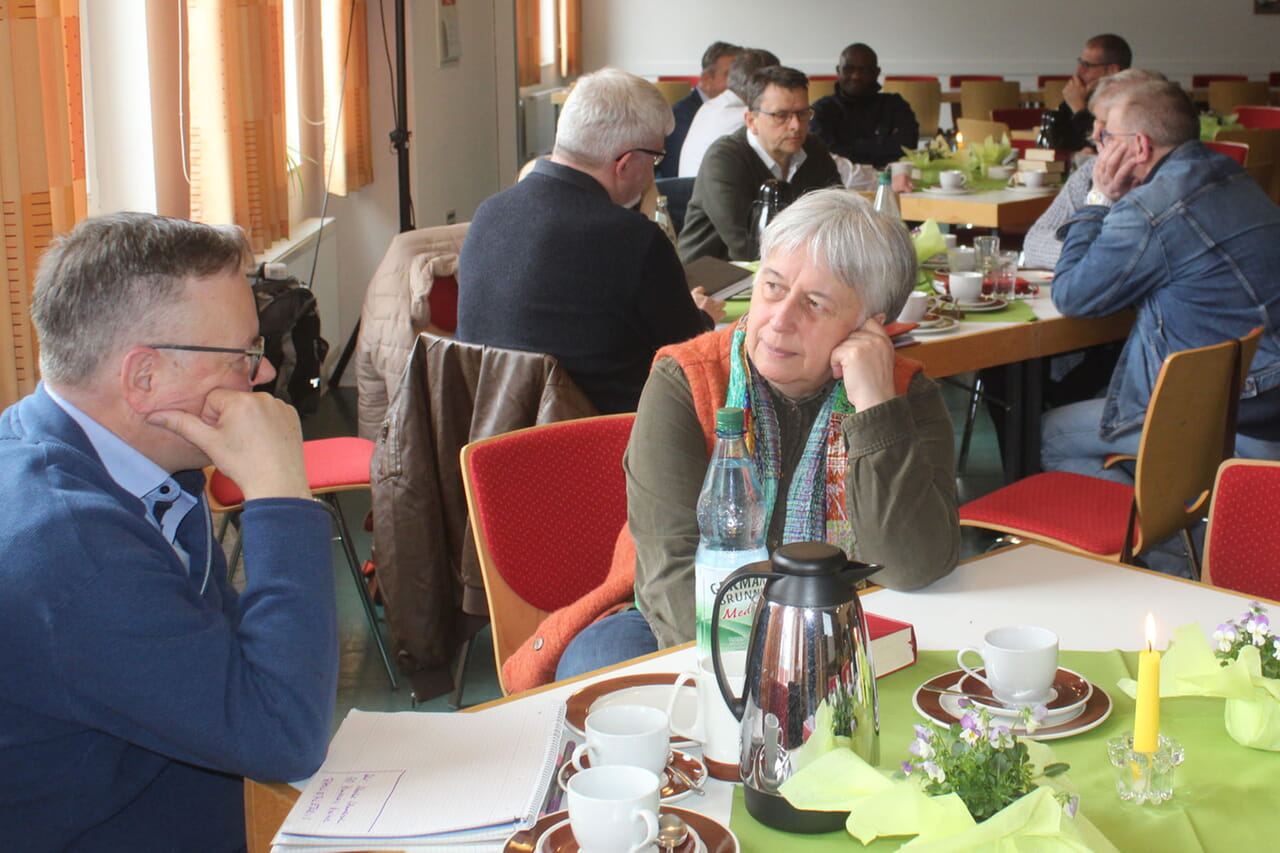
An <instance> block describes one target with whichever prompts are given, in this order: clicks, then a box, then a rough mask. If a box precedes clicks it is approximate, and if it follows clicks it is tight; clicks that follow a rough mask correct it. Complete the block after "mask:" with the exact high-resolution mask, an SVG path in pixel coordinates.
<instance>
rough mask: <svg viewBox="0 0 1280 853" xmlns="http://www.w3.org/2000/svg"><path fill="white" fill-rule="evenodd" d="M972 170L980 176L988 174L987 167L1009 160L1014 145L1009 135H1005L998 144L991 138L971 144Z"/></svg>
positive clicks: (969, 148)
mask: <svg viewBox="0 0 1280 853" xmlns="http://www.w3.org/2000/svg"><path fill="white" fill-rule="evenodd" d="M968 151H969V160H970V163H971V166H970V169H971V170H972V171H974V172H976V173H978V174H986V171H987V169H986V167H987V166H996V165H999V164H1000V163H1003V162H1004V161H1005V160H1007V159H1009V155H1010V154H1012V153H1013V145H1012V144H1011V143H1010V142H1009V134H1007V133H1006V134H1003V135H1002V136H1001V137H1000V141H999V142H996V141H995V140H993V139H992V138H991V137H990V136H988V137H987V138H986V139H984V140H982V141H981V142H979V143H977V144H974V143H972V142H970V143H969V146H968Z"/></svg>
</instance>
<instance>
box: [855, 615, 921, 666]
mask: <svg viewBox="0 0 1280 853" xmlns="http://www.w3.org/2000/svg"><path fill="white" fill-rule="evenodd" d="M866 618H867V633H868V634H869V635H870V636H871V665H872V666H873V667H874V668H875V671H876V678H883V677H884V676H886V675H888V674H889V673H891V672H897V671H898V670H900V669H906V668H907V667H909V666H911V664H913V663H915V662H916V629H915V628H913V627H912V626H911V624H910V623H908V622H899V621H898V620H897V619H890V618H889V617H887V616H877V615H876V614H874V613H867V614H866Z"/></svg>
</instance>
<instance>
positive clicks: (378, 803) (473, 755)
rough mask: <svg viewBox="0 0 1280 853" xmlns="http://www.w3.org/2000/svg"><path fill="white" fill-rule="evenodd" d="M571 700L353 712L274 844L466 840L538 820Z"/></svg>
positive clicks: (481, 838) (491, 836)
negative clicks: (467, 709) (464, 710)
mask: <svg viewBox="0 0 1280 853" xmlns="http://www.w3.org/2000/svg"><path fill="white" fill-rule="evenodd" d="M563 728H564V704H563V703H560V702H548V703H546V704H544V705H542V706H541V707H536V708H530V707H529V705H528V703H525V702H521V703H512V704H509V705H500V706H498V707H496V708H492V709H490V710H487V711H480V712H476V713H470V714H427V713H417V712H412V711H406V712H398V713H371V712H367V711H351V712H350V713H349V714H348V715H347V717H346V719H345V720H343V722H342V725H341V726H340V727H339V729H338V733H337V734H336V735H334V737H333V741H332V742H331V743H330V744H329V753H328V755H327V756H326V758H325V761H324V764H323V765H322V766H321V767H320V769H319V770H318V771H316V774H315V776H313V777H312V778H311V779H310V780H309V781H308V782H307V785H306V787H305V788H304V789H303V791H302V794H301V796H299V797H298V801H297V803H295V804H294V807H293V809H292V810H291V811H290V812H289V816H288V817H287V818H286V819H285V821H284V824H283V825H282V826H281V827H280V831H279V833H277V835H276V837H275V839H274V841H273V842H272V843H273V845H274V846H275V847H276V848H279V849H288V848H314V847H321V846H325V845H332V844H344V843H349V842H351V841H354V840H360V841H361V842H368V843H362V844H361V849H377V848H378V847H386V846H387V845H388V844H392V845H394V844H395V843H396V842H399V843H401V844H410V843H411V844H415V845H417V844H448V845H452V844H460V843H467V842H475V841H484V840H491V839H501V838H505V837H507V836H508V835H510V834H511V833H512V832H514V831H516V830H517V829H523V828H527V827H529V826H532V825H533V824H534V822H535V821H536V820H537V818H538V810H539V807H540V805H541V804H542V801H543V798H544V797H545V796H546V792H547V787H548V786H549V785H551V784H553V781H552V776H553V775H554V771H555V760H556V757H557V755H558V753H559V747H560V738H561V734H562V732H563Z"/></svg>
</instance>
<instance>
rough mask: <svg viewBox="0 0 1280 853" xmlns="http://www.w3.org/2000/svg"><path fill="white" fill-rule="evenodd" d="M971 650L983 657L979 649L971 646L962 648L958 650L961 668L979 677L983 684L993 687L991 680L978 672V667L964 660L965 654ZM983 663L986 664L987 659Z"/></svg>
mask: <svg viewBox="0 0 1280 853" xmlns="http://www.w3.org/2000/svg"><path fill="white" fill-rule="evenodd" d="M969 652H973V653H974V654H975V655H977V656H978V657H979V658H981V657H982V652H980V651H978V650H977V649H972V648H970V649H961V650H960V651H958V652H956V663H958V664H959V665H960V668H961V669H963V670H964V671H965V672H966V673H968V674H969V675H971V676H973V677H974V678H976V679H978V680H979V681H981V682H982V683H983V684H985V685H987V686H988V687H991V682H990V681H987V679H986V678H984V677H983V676H981V675H979V674H978V671H977V670H976V669H974V668H973V667H971V666H969V665H968V664H967V663H965V662H964V656H965V655H966V654H968V653H969ZM983 664H984V665H985V664H986V661H985V660H983ZM992 689H993V690H994V689H995V688H992Z"/></svg>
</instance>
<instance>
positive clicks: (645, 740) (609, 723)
mask: <svg viewBox="0 0 1280 853" xmlns="http://www.w3.org/2000/svg"><path fill="white" fill-rule="evenodd" d="M584 728H585V730H586V733H587V739H586V740H585V741H583V742H582V743H580V744H578V746H577V748H576V749H574V751H573V758H572V759H570V762H571V763H572V764H573V766H574V767H575V768H577V769H578V770H582V769H583V763H582V759H583V757H584V756H585V757H586V758H589V759H590V761H591V766H592V767H607V766H610V765H627V766H630V767H643V768H644V769H645V770H648V771H649V772H650V773H654V774H656V775H659V776H660V775H661V774H662V772H663V771H664V770H665V769H666V767H667V759H668V758H669V757H670V754H671V729H670V726H669V724H668V717H667V713H666V712H665V711H663V710H662V709H661V708H654V707H652V706H651V705H610V706H608V707H606V708H601V709H599V710H598V711H592V712H591V713H590V714H589V715H587V722H586V725H585V726H584Z"/></svg>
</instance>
